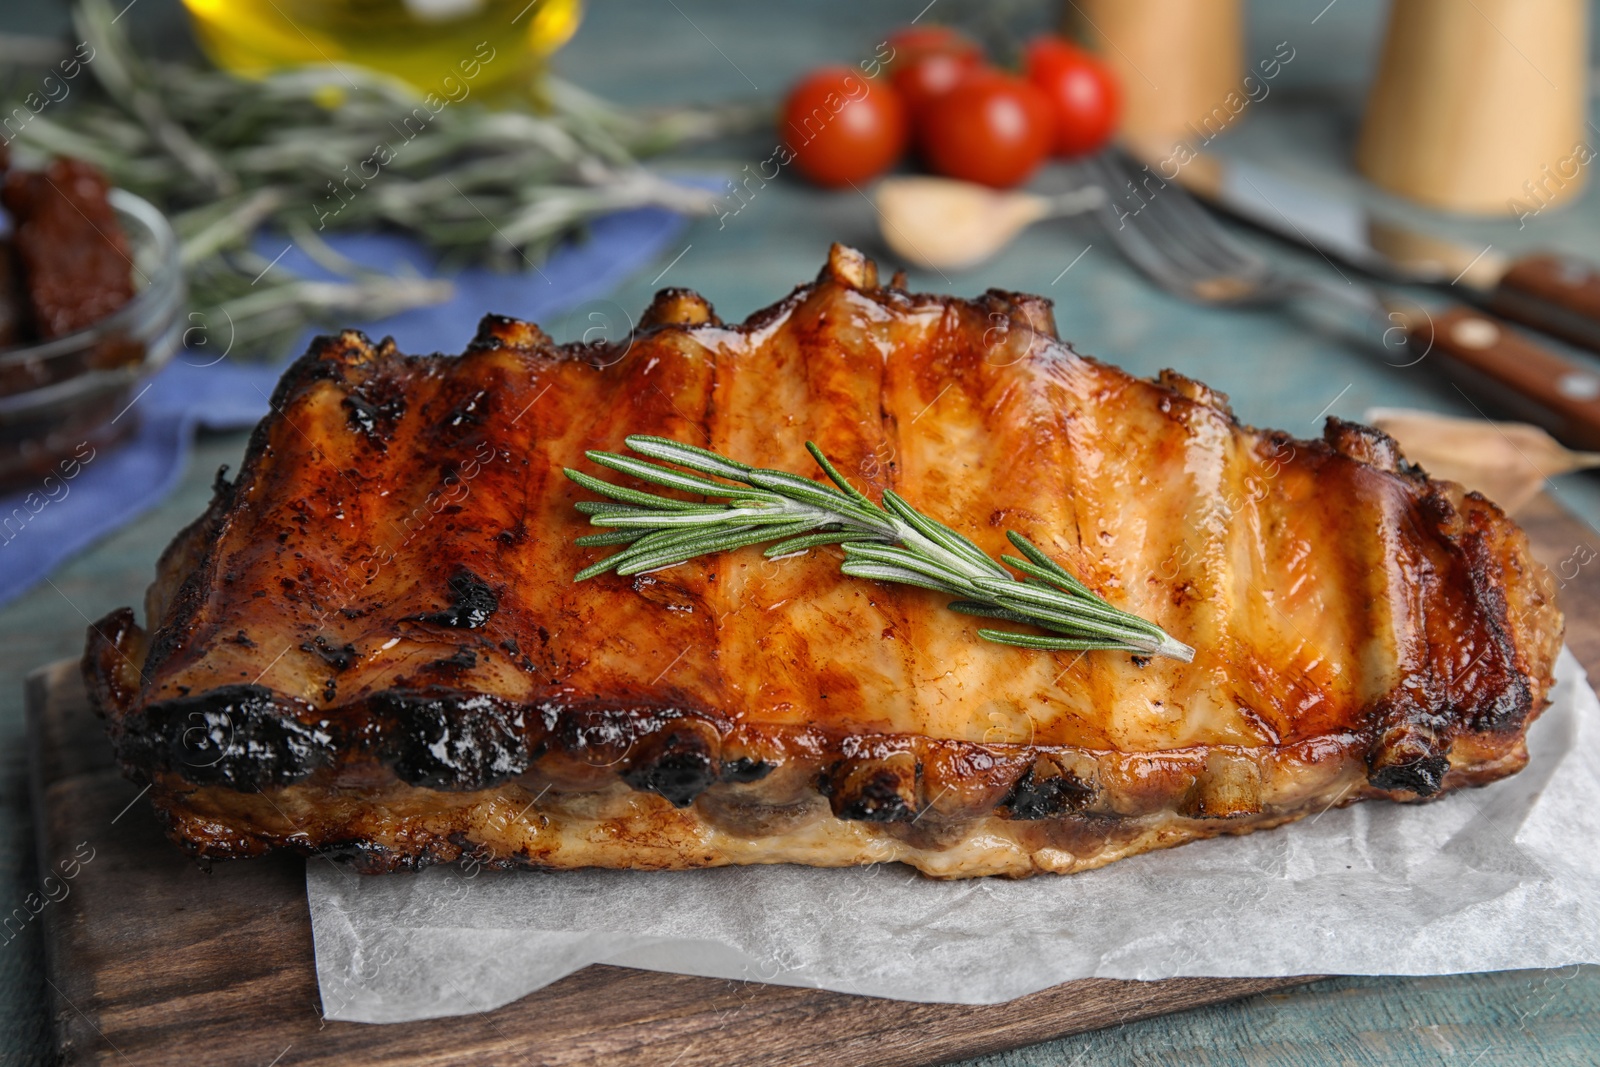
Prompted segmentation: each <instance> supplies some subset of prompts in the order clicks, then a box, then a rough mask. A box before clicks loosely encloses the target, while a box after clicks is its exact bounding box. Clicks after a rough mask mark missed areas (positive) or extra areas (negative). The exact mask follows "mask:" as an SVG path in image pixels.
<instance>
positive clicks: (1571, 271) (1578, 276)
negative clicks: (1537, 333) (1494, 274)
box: [1489, 252, 1600, 352]
mask: <svg viewBox="0 0 1600 1067" xmlns="http://www.w3.org/2000/svg"><path fill="white" fill-rule="evenodd" d="M1489 307H1490V308H1491V309H1493V310H1494V312H1495V313H1496V314H1499V315H1503V316H1505V317H1506V318H1508V319H1515V320H1516V321H1517V322H1521V323H1524V324H1526V325H1528V326H1532V327H1533V328H1534V329H1537V330H1543V331H1544V332H1545V333H1548V334H1553V335H1555V336H1556V337H1560V338H1563V339H1565V340H1568V341H1571V342H1572V343H1573V344H1579V345H1583V346H1584V347H1585V348H1592V349H1594V350H1595V351H1597V352H1600V267H1596V266H1594V265H1593V264H1590V263H1585V262H1584V261H1582V260H1580V259H1576V258H1574V257H1572V256H1562V255H1556V254H1553V253H1548V252H1535V253H1534V254H1533V255H1530V256H1523V257H1522V258H1521V259H1519V260H1517V261H1516V262H1514V263H1512V264H1511V267H1510V269H1509V270H1507V271H1506V273H1505V276H1504V277H1502V278H1501V279H1500V284H1499V285H1497V286H1496V287H1495V289H1494V291H1493V292H1492V293H1490V294H1489Z"/></svg>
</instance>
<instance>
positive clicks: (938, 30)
mask: <svg viewBox="0 0 1600 1067" xmlns="http://www.w3.org/2000/svg"><path fill="white" fill-rule="evenodd" d="M889 47H890V49H892V52H891V53H890V55H891V58H890V60H889V70H890V72H891V73H892V72H893V71H895V70H896V69H898V68H899V67H901V66H902V65H905V64H909V63H912V62H914V61H915V60H918V59H921V58H922V57H923V56H927V55H933V54H935V53H950V54H958V55H968V56H971V57H973V58H974V59H977V60H979V61H982V59H983V49H981V48H979V47H978V45H977V43H976V42H974V41H973V40H972V39H971V38H969V37H966V36H964V35H963V34H961V33H960V32H959V31H957V30H953V29H951V28H950V27H948V26H907V27H906V28H905V29H903V30H898V31H896V32H894V33H891V34H890V35H889Z"/></svg>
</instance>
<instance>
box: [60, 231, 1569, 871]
mask: <svg viewBox="0 0 1600 1067" xmlns="http://www.w3.org/2000/svg"><path fill="white" fill-rule="evenodd" d="M897 281H898V279H897ZM272 408H273V411H272V413H271V414H270V415H269V416H268V417H267V418H266V419H265V420H263V421H262V423H261V424H260V426H259V427H258V428H257V429H256V431H255V435H254V437H253V438H252V439H251V441H250V445H249V450H248V454H247V456H246V458H245V461H244V464H243V468H242V470H241V471H240V472H239V474H238V476H237V478H236V479H235V480H234V481H232V482H231V483H230V482H228V481H227V480H225V479H224V478H223V477H221V476H219V478H218V480H217V483H216V490H215V496H214V499H213V500H212V502H211V505H210V507H209V508H208V509H207V511H206V512H205V514H203V515H202V516H200V518H199V519H197V520H196V521H195V522H194V523H193V524H192V525H191V526H190V527H189V528H188V529H186V530H185V531H183V533H181V534H180V535H179V536H178V538H177V539H176V540H175V541H174V542H173V544H172V545H171V547H170V548H169V549H168V550H167V551H166V553H165V555H164V556H163V557H162V559H161V561H160V564H159V568H158V573H157V578H156V581H155V583H154V584H153V585H152V586H151V588H150V591H149V595H148V598H147V601H146V604H145V619H146V623H145V626H144V627H141V626H140V625H139V624H138V623H137V622H136V621H135V617H134V614H133V612H132V611H131V610H129V609H122V610H119V611H115V612H113V613H111V614H110V615H108V616H107V617H106V618H104V619H103V620H101V621H100V622H98V623H97V624H95V626H94V627H92V628H91V631H90V635H89V647H88V651H87V655H86V660H85V671H86V675H87V678H88V682H89V686H90V689H91V692H92V695H93V698H94V700H95V702H96V704H97V706H98V707H99V709H100V710H101V711H102V712H103V713H104V715H105V717H106V720H107V725H108V729H109V733H110V736H111V739H112V741H113V743H114V745H115V748H116V752H117V754H118V756H119V758H120V760H121V763H122V765H123V767H124V768H125V769H126V772H127V773H128V774H129V775H130V776H131V777H133V778H134V779H135V780H136V781H140V782H149V783H150V784H151V786H152V788H151V790H150V797H151V800H152V801H153V803H154V805H155V808H156V810H157V811H158V813H159V814H160V816H161V818H162V819H164V820H165V823H166V826H167V828H168V832H169V833H170V835H171V837H172V839H173V840H174V841H176V842H177V843H178V844H180V845H182V846H183V847H184V848H186V849H188V850H189V851H190V852H191V853H193V854H195V855H197V856H200V857H209V858H225V857H242V856H253V855H257V854H261V853H264V852H266V851H268V850H270V849H277V848H287V849H296V850H299V851H301V852H306V853H323V854H331V855H335V856H341V857H345V858H348V859H349V860H351V861H352V862H353V863H354V864H355V866H356V867H358V868H359V869H361V870H364V871H370V872H383V871H394V870H401V869H415V868H419V867H423V866H426V865H429V864H436V863H446V862H452V861H455V860H457V859H459V858H460V857H462V856H463V855H464V854H470V855H471V856H473V857H474V858H475V859H477V860H478V861H479V862H482V863H487V864H491V865H496V866H527V867H536V868H571V867H582V866H599V867H625V868H638V869H676V868H688V867H702V866H713V865H720V864H733V863H771V862H791V863H803V864H813V865H824V866H842V865H850V864H861V863H872V862H883V861H901V862H905V863H908V864H911V865H912V866H914V867H916V868H917V869H919V870H921V871H923V872H925V873H927V874H930V875H935V876H939V877H962V876H970V875H982V874H1003V875H1012V876H1018V875H1027V874H1032V873H1035V872H1040V871H1052V872H1062V873H1065V872H1073V871H1079V870H1084V869H1087V868H1091V867H1097V866H1100V865H1103V864H1106V863H1109V862H1111V861H1113V860H1116V859H1118V858H1121V857H1124V856H1128V855H1132V854H1135V853H1138V852H1142V851H1146V850H1149V849H1155V848H1164V847H1168V846H1171V845H1176V844H1181V843H1183V842H1186V841H1191V840H1194V839H1197V838H1205V837H1212V836H1216V835H1219V834H1238V833H1248V832H1251V831H1255V830H1261V829H1265V828H1268V827H1273V826H1277V825H1279V824H1282V823H1286V822H1289V821H1291V820H1294V819H1297V818H1300V817H1301V816H1303V815H1306V814H1308V813H1312V812H1317V811H1322V810H1324V809H1326V808H1328V807H1329V806H1330V805H1333V804H1340V805H1343V804H1349V803H1352V802H1355V801H1358V800H1363V799H1369V798H1388V799H1391V800H1398V801H1413V800H1419V799H1425V798H1429V797H1434V796H1438V795H1439V794H1441V793H1444V792H1446V791H1449V790H1452V789H1456V788H1461V787H1465V786H1475V785H1482V784H1485V783H1487V782H1490V781H1493V780H1495V779H1498V778H1501V777H1503V776H1505V775H1508V774H1512V773H1514V772H1516V771H1517V770H1518V769H1520V768H1521V767H1522V766H1523V764H1524V763H1525V762H1526V760H1527V750H1526V747H1525V744H1524V732H1525V730H1526V727H1527V725H1528V723H1529V722H1530V721H1531V720H1532V719H1533V718H1534V717H1535V716H1536V715H1537V714H1538V712H1539V711H1540V710H1541V709H1542V708H1543V707H1544V705H1545V704H1546V702H1547V694H1548V692H1549V689H1550V686H1551V684H1552V678H1551V671H1552V667H1553V664H1554V662H1555V659H1556V655H1557V651H1558V649H1559V647H1560V640H1561V631H1562V619H1561V615H1560V613H1559V612H1558V611H1557V609H1556V607H1555V604H1554V599H1553V593H1554V591H1553V583H1552V581H1551V579H1550V577H1549V575H1548V572H1546V571H1544V570H1543V569H1542V568H1539V567H1537V566H1536V565H1535V564H1534V563H1533V562H1532V560H1531V558H1530V556H1529V553H1528V545H1527V542H1526V539H1525V537H1524V535H1523V533H1522V531H1521V530H1520V529H1518V527H1517V526H1516V525H1515V524H1514V523H1512V522H1511V521H1510V520H1509V519H1507V518H1506V517H1505V516H1504V515H1503V514H1502V513H1501V512H1500V510H1499V509H1498V508H1496V507H1495V506H1494V504H1492V503H1490V502H1489V501H1487V500H1485V499H1483V498H1482V497H1481V496H1478V495H1476V494H1473V493H1467V492H1464V491H1463V490H1462V489H1461V488H1460V487H1459V486H1457V485H1455V484H1453V483H1450V482H1444V481H1435V480H1432V479H1430V478H1429V477H1428V476H1427V475H1426V474H1425V473H1424V472H1423V471H1421V470H1419V469H1418V468H1416V467H1414V466H1412V465H1410V464H1408V463H1406V462H1405V461H1404V460H1403V459H1402V457H1401V456H1400V455H1399V454H1398V452H1397V449H1396V447H1395V444H1394V442H1393V441H1391V440H1390V439H1389V438H1387V437H1386V436H1384V435H1383V434H1381V433H1379V432H1378V431H1376V430H1372V429H1369V428H1366V427H1363V426H1359V425H1354V424H1351V423H1347V422H1341V421H1339V420H1337V419H1330V420H1328V425H1327V429H1326V433H1325V434H1324V436H1323V438H1322V439H1321V440H1309V441H1308V440H1296V439H1293V438H1291V437H1290V436H1289V435H1287V434H1283V433H1279V432H1272V431H1259V430H1254V429H1251V428H1248V427H1245V426H1242V425H1240V424H1239V423H1238V422H1237V420H1236V419H1235V418H1234V417H1233V415H1232V413H1231V412H1230V410H1229V407H1228V404H1227V400H1226V398H1225V397H1224V396H1222V395H1221V394H1219V393H1216V392H1214V391H1212V390H1210V389H1208V388H1206V387H1205V386H1203V385H1200V384H1198V383H1196V382H1193V381H1190V380H1188V379H1186V378H1184V377H1182V376H1180V375H1178V374H1175V373H1171V372H1164V373H1163V374H1161V375H1160V376H1159V377H1158V378H1157V379H1155V380H1145V379H1140V378H1136V377H1133V376H1131V375H1129V374H1127V373H1125V372H1124V371H1121V370H1119V369H1117V368H1115V367H1112V366H1108V365H1106V364H1104V363H1100V362H1097V361H1095V360H1093V359H1090V358H1087V357H1084V356H1080V355H1078V354H1077V353H1076V352H1074V351H1073V350H1072V349H1071V348H1070V347H1069V346H1068V345H1066V344H1064V343H1063V342H1061V341H1060V340H1059V339H1058V338H1057V336H1056V331H1055V327H1054V323H1053V319H1052V313H1051V308H1050V304H1049V303H1048V302H1047V301H1045V300H1043V299H1041V298H1038V297H1032V296H1024V295H1018V294H1011V293H1003V292H998V291H990V292H988V293H986V294H985V295H983V296H982V297H980V298H978V299H976V300H962V299H955V298H951V297H946V296H930V295H918V294H912V293H908V292H905V291H903V288H902V287H901V286H899V285H889V286H882V285H880V284H879V283H878V279H877V274H876V268H875V267H874V266H873V264H872V263H870V262H869V261H867V260H866V259H865V258H863V257H862V256H861V255H860V254H859V253H856V252H854V251H852V250H850V249H846V248H843V247H840V246H835V248H834V249H833V251H832V253H831V255H830V257H829V262H828V264H827V266H826V267H825V268H824V269H823V271H822V273H821V275H820V276H819V277H818V279H817V280H816V282H815V283H813V284H811V285H807V286H803V287H801V288H799V289H797V290H795V291H794V292H793V293H792V294H791V295H790V296H788V297H787V298H786V299H784V300H782V301H780V302H779V303H777V304H775V305H773V306H771V307H769V308H767V309H765V310H763V311H760V312H758V313H756V314H755V315H754V316H752V317H751V318H750V319H749V320H748V321H746V322H745V323H743V324H741V325H727V324H724V323H722V322H721V321H720V320H718V318H717V317H716V315H715V314H714V313H713V312H712V310H711V308H710V306H709V305H708V304H707V303H706V302H705V301H704V300H703V299H701V298H700V297H699V296H697V295H695V294H694V293H692V292H688V291H683V290H668V291H665V292H663V293H661V294H659V295H658V296H657V298H656V300H655V303H654V304H653V305H652V306H651V308H650V309H649V311H648V312H647V313H646V314H645V315H644V316H643V318H642V320H641V323H640V326H639V328H638V329H637V331H635V333H634V334H633V335H632V336H630V337H628V338H626V339H624V340H621V341H617V342H611V343H599V344H568V345H556V344H553V343H552V342H551V340H550V339H549V338H548V337H546V335H545V334H544V333H542V332H541V331H540V330H539V328H538V327H536V326H533V325H531V324H529V323H526V322H520V321H517V320H514V319H509V318H500V317H492V316H491V317H489V318H486V319H485V320H484V321H483V323H482V326H481V328H480V330H479V333H478V336H477V338H476V339H475V340H474V341H473V342H472V344H471V345H470V346H469V347H468V349H467V351H466V352H465V353H464V354H463V355H461V356H459V357H456V356H408V355H404V354H402V353H401V352H399V351H397V350H396V348H395V346H394V344H393V343H392V342H390V341H384V342H383V343H382V344H378V345H374V344H372V343H371V342H369V341H368V340H367V339H366V338H365V337H363V336H362V335H361V334H359V333H356V332H353V331H347V332H345V333H343V334H341V335H339V336H337V337H327V338H322V339H320V340H318V341H317V342H316V343H315V344H314V345H313V347H312V349H311V351H310V352H309V353H308V354H307V355H306V356H304V357H303V358H301V359H300V360H299V361H298V362H296V363H295V364H293V366H292V367H290V369H289V370H288V372H287V373H286V374H285V375H284V377H283V380H282V382H281V383H280V385H279V386H278V389H277V392H276V395H275V396H274V397H273V401H272ZM635 433H644V434H657V435H660V436H664V437H670V438H674V439H677V440H680V441H685V442H688V443H691V444H696V445H700V446H704V447H708V448H711V449H713V450H715V451H718V452H721V453H723V454H724V455H729V456H733V457H735V458H738V459H740V460H743V461H745V462H748V463H751V464H754V465H757V466H765V467H775V468H782V469H787V470H792V471H795V472H797V473H805V474H807V475H812V474H813V473H814V465H813V464H812V463H811V462H810V460H809V457H808V456H807V454H806V452H805V451H804V447H803V445H804V442H805V441H807V440H812V441H815V442H817V443H818V444H819V445H821V447H822V448H823V449H824V450H825V451H826V452H827V454H828V455H829V456H830V457H832V458H833V459H834V460H835V461H836V462H837V464H838V465H839V467H840V468H841V469H842V470H844V471H845V472H847V473H848V474H849V475H850V476H851V477H852V478H853V479H855V481H856V483H857V484H858V485H859V486H861V487H862V488H863V489H864V490H865V491H866V492H868V494H869V495H874V496H875V495H876V494H878V493H880V492H881V491H882V490H883V489H885V488H893V489H895V490H896V491H898V492H900V493H902V494H903V495H904V496H905V497H906V498H907V499H908V500H909V501H911V503H912V504H914V505H915V506H916V507H918V508H919V509H921V510H922V511H924V512H925V513H927V514H929V515H931V516H932V517H934V518H936V519H938V520H940V521H942V522H945V523H948V524H950V525H952V526H954V527H955V528H957V529H958V530H960V531H961V532H962V533H964V534H966V535H968V536H969V537H971V538H972V539H973V540H975V541H976V542H977V543H978V544H979V545H980V546H981V547H982V548H984V549H985V550H986V551H988V552H990V553H991V554H993V555H995V556H996V557H998V555H999V554H1000V553H1001V552H1002V551H1004V550H1006V548H1007V545H1006V543H1005V539H1004V531H1005V530H1007V529H1015V530H1018V531H1019V532H1021V533H1023V534H1024V535H1025V536H1027V537H1028V538H1030V539H1032V540H1033V541H1034V542H1035V543H1037V544H1038V545H1040V546H1041V547H1042V548H1043V549H1044V550H1045V551H1046V552H1048V553H1049V554H1050V555H1052V556H1053V557H1054V558H1056V559H1058V560H1060V561H1061V562H1062V563H1063V564H1064V565H1065V566H1066V567H1068V568H1069V569H1070V570H1072V571H1073V572H1074V573H1076V574H1077V575H1079V576H1080V577H1081V578H1082V579H1083V580H1084V581H1085V582H1086V583H1087V584H1088V585H1089V586H1090V588H1092V589H1093V590H1095V591H1096V592H1097V593H1099V594H1101V595H1103V596H1104V597H1106V598H1107V599H1108V600H1110V601H1111V602H1112V603H1114V604H1116V605H1117V606H1119V607H1122V608H1125V609H1127V610H1129V611H1132V612H1135V613H1137V614H1139V615H1141V616H1143V617H1145V618H1148V619H1150V620H1151V621H1153V622H1155V623H1156V624H1158V625H1159V626H1161V627H1162V628H1163V629H1165V630H1166V631H1167V632H1168V633H1171V634H1172V635H1174V636H1175V637H1177V638H1178V639H1179V640H1182V641H1184V642H1187V643H1188V644H1191V645H1193V646H1194V647H1195V648H1196V649H1197V650H1198V652H1197V654H1196V656H1195V660H1194V662H1193V663H1192V664H1185V663H1180V662H1178V661H1175V660H1164V659H1156V660H1147V659H1145V658H1142V657H1139V656H1135V655H1130V654H1128V653H1126V652H1106V651H1101V652H1089V653H1077V652H1063V653H1050V652H1040V651H1034V650H1029V649H1022V648H1012V647H1005V646H1000V645H995V644H992V643H989V642H986V641H983V640H981V639H979V638H978V637H976V635H975V634H974V632H973V631H974V630H975V629H976V628H977V626H979V625H982V623H981V621H980V620H975V619H972V618H970V617H968V616H963V615H959V614H957V613H954V612H951V611H948V610H946V608H945V606H944V602H945V601H946V600H948V599H949V598H948V597H941V596H940V595H939V594H937V593H933V592H929V591H925V590H921V589H916V588H911V587H906V586H888V585H882V584H878V583H874V582H870V581H865V580H861V579H854V578H848V577H845V576H843V575H841V573H840V571H839V566H838V552H837V549H834V548H822V549H815V550H813V551H811V552H809V553H806V554H803V555H797V556H792V557H789V558H784V559H779V560H768V559H766V558H764V557H763V556H762V555H761V553H760V551H759V549H756V548H751V549H744V550H740V551H737V552H730V553H723V554H719V555H712V556H706V557H703V558H698V559H695V560H691V561H689V562H687V563H683V564H680V565H678V566H674V567H671V568H667V569H665V570H661V571H657V572H655V573H652V574H647V575H641V576H637V577H633V578H625V577H619V576H617V575H614V574H610V575H606V576H603V577H601V578H597V579H593V580H590V581H586V582H583V583H574V582H573V580H572V578H573V575H574V573H576V572H577V571H578V570H580V569H581V568H583V567H585V566H587V565H588V564H589V563H592V562H593V561H594V560H595V559H596V558H598V556H599V554H600V553H602V552H604V551H609V550H606V549H594V548H580V547H576V546H574V544H573V540H574V538H575V537H578V536H581V535H582V534H584V533H586V532H590V528H589V527H588V526H587V525H586V520H585V517H584V516H583V515H582V514H580V513H579V512H578V511H576V510H575V509H574V507H573V504H574V502H575V501H578V500H581V499H592V498H591V497H590V496H589V495H588V494H587V493H585V492H584V491H583V490H581V489H580V488H579V487H578V486H576V485H574V484H573V483H571V482H570V481H568V480H567V479H566V478H565V477H563V475H562V468H563V467H569V466H570V467H575V468H579V469H584V470H589V471H591V472H592V473H603V472H601V471H600V470H599V469H598V468H596V467H594V466H593V465H592V464H590V463H589V462H588V461H587V460H586V459H585V457H584V452H585V450H587V449H596V448H599V449H608V450H619V449H620V448H621V446H622V441H623V438H624V437H625V436H627V435H629V434H635Z"/></svg>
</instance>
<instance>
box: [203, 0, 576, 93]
mask: <svg viewBox="0 0 1600 1067" xmlns="http://www.w3.org/2000/svg"><path fill="white" fill-rule="evenodd" d="M183 2H184V6H185V7H187V8H188V9H189V15H190V17H191V18H192V19H193V21H194V28H195V34H196V36H197V37H198V38H199V40H200V44H201V47H203V48H204V49H205V50H206V52H207V54H209V55H210V57H211V59H212V61H213V62H215V63H216V64H217V65H218V66H220V67H223V68H225V69H227V70H231V71H233V72H235V73H237V74H242V75H246V76H250V75H260V74H265V73H267V72H268V71H272V70H278V69H281V68H284V67H294V66H301V65H304V64H315V63H333V64H338V63H359V64H361V65H362V66H365V67H370V68H372V69H374V70H379V71H383V72H385V73H388V74H393V75H395V76H397V77H400V78H403V79H404V80H406V81H408V82H410V83H411V84H412V85H414V86H416V87H417V88H418V89H421V90H424V91H429V92H437V91H439V87H440V85H441V83H442V82H443V81H444V79H445V78H447V77H448V78H453V79H454V80H455V81H459V80H460V79H461V77H462V70H463V69H466V68H463V66H462V64H464V63H465V64H469V65H472V69H474V70H475V72H476V73H475V75H474V77H473V81H472V89H473V91H474V92H480V91H491V92H492V91H494V90H496V89H505V88H511V87H512V86H513V85H515V84H518V82H519V81H520V83H521V84H526V83H527V82H528V80H529V78H530V76H531V75H532V74H533V73H534V72H536V71H537V70H538V69H539V67H540V65H541V64H542V62H543V60H544V58H545V57H546V56H548V55H549V54H550V53H551V52H554V51H555V50H556V49H557V48H560V47H561V46H562V45H563V44H565V43H566V42H567V39H568V38H569V37H571V36H572V33H573V31H574V30H575V29H577V26H578V19H579V18H580V16H581V14H582V0H183ZM485 56H492V58H490V59H489V60H488V61H487V62H485Z"/></svg>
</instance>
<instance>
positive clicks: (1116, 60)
mask: <svg viewBox="0 0 1600 1067" xmlns="http://www.w3.org/2000/svg"><path fill="white" fill-rule="evenodd" d="M1243 25H1244V24H1243V21H1242V4H1241V0H1071V2H1069V3H1067V4H1065V5H1064V9H1063V19H1062V30H1063V32H1064V33H1065V34H1066V35H1067V36H1069V37H1075V38H1077V39H1078V40H1080V41H1083V42H1084V44H1085V45H1087V46H1088V47H1089V48H1090V49H1092V50H1093V51H1094V52H1095V53H1096V54H1097V55H1099V57H1100V58H1101V59H1102V60H1104V61H1105V62H1106V63H1107V64H1108V65H1109V66H1110V67H1111V69H1112V70H1113V71H1115V72H1116V75H1117V78H1118V80H1119V81H1120V82H1121V85H1122V100H1123V114H1122V131H1123V134H1124V135H1125V136H1126V137H1128V138H1129V139H1130V140H1133V141H1136V142H1147V143H1157V144H1163V145H1167V144H1171V143H1172V141H1173V139H1174V138H1176V139H1178V140H1182V141H1186V142H1190V143H1202V142H1204V141H1207V140H1210V139H1211V138H1212V137H1215V136H1216V135H1217V134H1219V133H1221V132H1222V131H1223V130H1224V129H1226V128H1227V127H1228V126H1230V125H1232V123H1233V121H1234V119H1236V118H1238V116H1239V114H1240V112H1241V111H1243V109H1244V108H1245V107H1246V106H1247V105H1248V104H1249V102H1250V100H1251V93H1250V92H1249V87H1248V86H1247V85H1246V84H1245V81H1244V70H1243V68H1242V66H1241V64H1242V62H1243V61H1242V59H1241V56H1242V55H1243V53H1244V29H1243Z"/></svg>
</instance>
